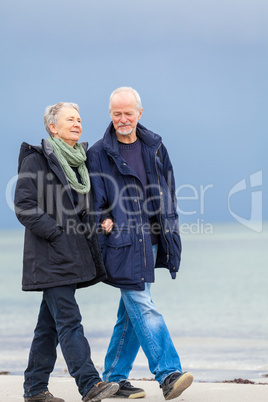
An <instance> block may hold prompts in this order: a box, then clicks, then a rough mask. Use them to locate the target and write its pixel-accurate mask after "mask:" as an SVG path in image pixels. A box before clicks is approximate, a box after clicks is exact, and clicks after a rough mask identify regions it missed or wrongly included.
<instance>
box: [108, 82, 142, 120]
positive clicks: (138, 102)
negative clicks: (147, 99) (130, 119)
mask: <svg viewBox="0 0 268 402" xmlns="http://www.w3.org/2000/svg"><path fill="white" fill-rule="evenodd" d="M120 92H130V93H132V94H133V95H134V96H135V99H136V106H137V111H138V112H140V111H141V109H142V104H141V98H140V95H139V94H138V92H137V91H136V89H133V88H131V87H120V88H117V89H115V90H114V91H113V92H112V93H111V96H110V100H109V113H110V114H111V102H112V99H113V97H114V95H116V94H118V93H120Z"/></svg>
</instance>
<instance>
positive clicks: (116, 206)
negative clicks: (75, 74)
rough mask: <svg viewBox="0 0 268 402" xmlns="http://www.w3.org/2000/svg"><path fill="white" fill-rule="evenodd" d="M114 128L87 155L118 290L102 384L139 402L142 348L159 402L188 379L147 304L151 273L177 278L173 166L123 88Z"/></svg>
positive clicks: (111, 280)
mask: <svg viewBox="0 0 268 402" xmlns="http://www.w3.org/2000/svg"><path fill="white" fill-rule="evenodd" d="M109 111H110V115H111V118H112V122H111V123H110V125H109V126H108V128H107V130H106V132H105V134H104V137H103V139H101V140H100V141H98V142H97V143H96V144H95V145H93V146H92V147H91V148H90V149H89V151H88V153H87V157H88V162H87V163H88V166H89V170H90V172H91V173H92V187H93V195H94V198H95V209H96V211H97V214H98V215H97V219H98V221H99V223H100V226H101V228H102V230H103V234H100V236H99V238H100V244H101V248H102V255H103V258H104V263H105V267H106V270H107V275H108V278H107V280H106V282H107V283H108V284H110V285H112V286H115V287H118V288H120V291H121V300H120V304H119V309H118V318H117V323H116V325H115V327H114V331H113V335H112V338H111V341H110V344H109V348H108V351H107V355H106V358H105V367H104V373H103V379H104V380H105V381H106V382H110V381H115V382H117V383H119V387H120V388H119V390H118V391H117V393H116V394H115V395H114V396H117V397H121V398H131V399H135V398H142V397H144V396H145V392H144V390H143V389H140V388H134V387H133V386H132V385H131V383H130V382H129V381H128V380H127V379H128V376H129V373H130V370H131V368H132V365H133V362H134V360H135V357H136V355H137V352H138V350H139V347H140V346H141V347H142V349H143V351H144V353H145V355H146V357H147V359H148V363H149V368H150V370H151V372H152V373H153V374H154V375H155V379H156V380H157V381H158V382H159V384H160V387H161V388H162V391H163V394H164V397H165V399H167V400H169V399H173V398H176V397H178V396H179V395H180V394H181V393H182V392H183V391H184V390H185V389H186V388H188V387H189V386H190V385H191V383H192V381H193V376H192V374H190V373H187V372H185V373H183V372H182V369H181V363H180V358H179V356H178V353H177V351H176V349H175V347H174V345H173V342H172V340H171V337H170V334H169V331H168V329H167V327H166V324H165V321H164V320H163V317H162V315H161V314H159V313H158V311H157V310H156V307H155V305H154V304H153V302H152V300H151V294H150V286H151V283H152V282H154V268H155V267H165V268H167V269H168V270H169V272H170V274H171V277H172V278H173V279H175V277H176V272H177V271H178V269H179V264H180V254H181V242H180V236H179V229H178V215H177V210H176V196H175V182H174V175H173V169H172V165H171V162H170V159H169V156H168V153H167V150H166V148H165V146H164V145H163V143H162V139H161V137H160V136H159V135H157V134H155V133H153V132H152V131H150V130H148V129H146V128H145V127H144V126H142V125H141V124H140V123H138V121H139V119H140V118H141V116H142V112H143V109H142V105H141V100H140V97H139V95H138V93H137V92H136V91H135V90H134V89H132V88H129V87H121V88H118V89H117V90H115V91H114V92H113V93H112V94H111V97H110V104H109Z"/></svg>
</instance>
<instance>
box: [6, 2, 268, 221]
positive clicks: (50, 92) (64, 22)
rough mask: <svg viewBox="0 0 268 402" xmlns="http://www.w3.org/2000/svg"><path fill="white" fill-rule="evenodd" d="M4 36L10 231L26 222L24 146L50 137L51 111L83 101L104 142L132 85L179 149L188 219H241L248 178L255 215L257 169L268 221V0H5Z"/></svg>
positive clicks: (150, 120)
mask: <svg viewBox="0 0 268 402" xmlns="http://www.w3.org/2000/svg"><path fill="white" fill-rule="evenodd" d="M0 38H1V55H2V57H1V65H0V69H1V102H2V107H1V110H2V112H3V119H2V137H3V138H4V144H3V146H2V147H1V159H0V160H1V162H0V163H1V187H0V190H1V193H0V194H1V198H0V207H1V224H0V227H2V228H6V227H19V223H18V222H17V221H16V218H15V217H14V213H13V212H12V211H11V209H10V207H9V205H8V204H10V187H11V184H12V182H13V177H14V175H15V174H16V169H17V157H18V152H19V147H20V144H21V142H22V141H27V142H30V143H34V144H39V143H40V141H41V138H42V137H47V134H46V132H45V130H44V127H43V113H44V109H45V107H46V106H47V105H50V104H54V103H57V102H59V101H72V102H76V103H78V104H79V106H80V114H81V117H82V124H83V133H82V137H81V139H82V140H86V141H88V142H89V143H90V144H93V143H94V142H95V141H97V140H98V139H99V138H100V137H101V136H102V135H103V133H104V130H105V128H106V126H107V125H108V123H109V121H110V118H109V114H108V98H109V95H110V93H111V92H112V90H114V89H115V88H117V87H118V86H122V85H127V86H132V87H134V88H135V89H137V90H138V92H139V93H140V95H141V98H142V102H143V107H144V112H143V116H142V119H141V123H142V124H144V125H145V126H147V127H148V128H150V129H152V130H153V131H155V132H157V133H159V134H160V135H161V136H162V137H163V141H164V143H165V144H166V146H167V148H168V150H169V153H170V156H171V159H172V161H173V164H174V170H175V176H176V182H177V183H176V184H177V187H178V195H179V198H180V200H179V206H180V210H181V221H182V222H195V221H196V220H197V219H202V220H203V221H204V222H218V221H220V222H222V221H230V222H234V221H235V220H234V217H233V215H232V214H231V213H230V208H228V194H229V193H230V191H231V189H232V188H233V186H234V185H236V184H237V183H238V182H240V181H241V180H243V179H245V183H246V188H245V189H244V190H243V191H240V192H237V194H234V195H233V196H232V199H231V203H230V204H229V205H230V206H231V209H232V212H233V213H235V214H236V215H238V216H241V217H243V218H244V219H250V216H251V212H252V211H251V206H252V197H251V190H252V189H251V188H250V176H251V175H253V174H254V173H256V172H261V173H262V185H261V184H260V183H259V185H258V187H256V188H255V189H253V190H254V191H255V190H258V191H262V193H263V194H262V195H263V205H264V208H263V218H264V219H266V220H267V219H268V214H267V208H266V209H265V206H266V205H267V193H268V190H267V171H268V162H267V143H268V141H267V120H268V119H267V106H268V102H267V93H268V85H267V84H268V79H267V76H268V3H267V1H266V0H251V1H249V0H222V1H215V0H193V1H191V0H182V1H180V0H161V1H160V0H136V1H126V0H112V1H111V0H95V1H93V0H77V1H76V2H73V1H69V0H64V1H63V0H53V1H52V0H46V1H41V0H24V1H21V0H4V1H2V2H1V16H0ZM258 177H259V178H260V177H261V176H260V173H258ZM205 188H207V190H206V191H204V189H205ZM6 189H7V191H6ZM6 194H7V195H6ZM202 194H203V195H202ZM186 196H189V197H191V199H188V200H182V197H186ZM258 205H259V206H260V204H258ZM258 216H260V214H259V215H258Z"/></svg>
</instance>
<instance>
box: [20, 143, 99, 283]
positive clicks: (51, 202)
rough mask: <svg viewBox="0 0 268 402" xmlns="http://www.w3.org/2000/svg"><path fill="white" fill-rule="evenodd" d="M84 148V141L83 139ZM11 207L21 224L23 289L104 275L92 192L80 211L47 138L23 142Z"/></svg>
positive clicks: (89, 279)
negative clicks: (27, 142)
mask: <svg viewBox="0 0 268 402" xmlns="http://www.w3.org/2000/svg"><path fill="white" fill-rule="evenodd" d="M82 145H83V147H84V148H85V151H86V148H87V144H86V143H83V144H82ZM18 171H19V176H18V181H17V186H16V191H15V210H16V215H17V217H18V219H19V221H20V222H21V223H22V224H23V225H24V226H25V240H24V258H23V278H22V289H23V290H25V291H32V290H43V289H45V288H51V287H55V286H63V285H70V284H77V287H78V288H79V287H85V286H89V285H93V284H95V283H97V282H99V281H102V280H104V279H105V278H106V271H105V268H104V265H103V261H102V257H101V253H100V248H99V243H98V238H97V234H96V226H95V217H94V211H92V207H93V202H92V199H91V192H89V193H88V194H87V195H85V196H84V197H85V208H84V210H83V211H82V214H81V215H80V216H78V214H77V212H76V210H75V206H74V202H73V196H72V190H71V187H70V185H69V183H68V181H67V178H66V176H65V174H64V171H63V169H62V167H61V165H60V163H59V161H58V159H57V158H56V156H55V154H54V153H53V150H52V147H51V145H50V144H49V143H48V141H47V140H42V146H31V145H28V144H26V143H23V144H22V146H21V150H20V156H19V168H18Z"/></svg>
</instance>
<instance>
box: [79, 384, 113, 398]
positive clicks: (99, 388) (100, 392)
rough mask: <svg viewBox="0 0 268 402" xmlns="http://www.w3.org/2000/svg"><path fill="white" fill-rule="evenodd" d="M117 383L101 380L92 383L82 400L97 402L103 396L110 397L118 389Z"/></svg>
mask: <svg viewBox="0 0 268 402" xmlns="http://www.w3.org/2000/svg"><path fill="white" fill-rule="evenodd" d="M118 389H119V385H118V384H116V383H115V382H103V381H100V382H98V383H97V384H94V385H93V387H92V388H90V390H89V391H88V393H87V394H86V396H85V397H84V398H83V402H89V401H90V402H98V401H101V400H102V399H104V398H110V397H111V396H112V395H113V394H114V393H115V392H116V391H118Z"/></svg>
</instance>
